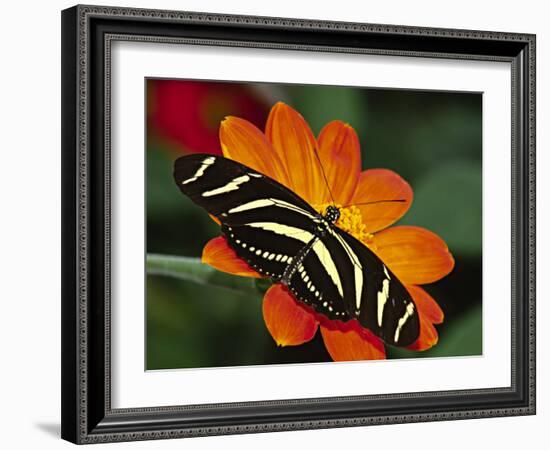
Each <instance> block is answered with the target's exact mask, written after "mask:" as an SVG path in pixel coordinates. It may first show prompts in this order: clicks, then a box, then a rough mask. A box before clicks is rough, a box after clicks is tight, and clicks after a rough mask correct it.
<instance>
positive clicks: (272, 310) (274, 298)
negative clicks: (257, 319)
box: [263, 284, 318, 347]
mask: <svg viewBox="0 0 550 450" xmlns="http://www.w3.org/2000/svg"><path fill="white" fill-rule="evenodd" d="M263 313H264V321H265V325H266V326H267V329H268V330H269V333H270V334H271V336H272V337H273V339H274V340H275V342H276V343H277V345H280V346H281V347H284V346H287V345H300V344H303V343H304V342H307V341H310V340H311V339H313V336H315V333H316V331H317V326H318V323H317V320H316V319H315V316H314V315H313V314H311V313H309V312H308V311H306V310H305V309H304V308H302V307H300V306H299V305H298V303H297V302H296V300H294V298H293V297H292V295H291V294H290V293H289V292H288V290H287V289H286V288H285V287H284V286H282V285H280V284H274V285H273V286H271V287H270V288H269V289H268V290H267V292H266V293H265V296H264V302H263Z"/></svg>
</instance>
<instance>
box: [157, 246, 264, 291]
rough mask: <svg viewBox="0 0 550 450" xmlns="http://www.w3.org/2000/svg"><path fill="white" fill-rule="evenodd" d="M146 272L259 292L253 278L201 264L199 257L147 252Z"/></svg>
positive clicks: (232, 288)
mask: <svg viewBox="0 0 550 450" xmlns="http://www.w3.org/2000/svg"><path fill="white" fill-rule="evenodd" d="M147 274H148V275H161V276H166V277H172V278H178V279H180V280H186V281H193V282H195V283H199V284H204V285H208V286H218V287H224V288H226V289H231V290H234V291H239V292H243V293H254V294H258V293H259V291H258V288H257V287H256V282H255V279H254V278H248V277H239V276H236V275H229V274H227V273H224V272H220V271H218V270H216V269H214V268H213V267H211V266H209V265H207V264H203V263H202V262H201V260H200V258H190V257H186V256H172V255H159V254H147Z"/></svg>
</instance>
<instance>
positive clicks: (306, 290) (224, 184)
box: [174, 154, 419, 346]
mask: <svg viewBox="0 0 550 450" xmlns="http://www.w3.org/2000/svg"><path fill="white" fill-rule="evenodd" d="M174 179H175V181H176V184H177V185H178V187H179V188H180V190H181V191H182V192H183V193H184V194H185V195H186V196H188V197H189V198H190V199H191V200H192V201H193V202H195V203H196V204H197V205H199V206H201V207H203V208H205V209H206V210H207V211H208V212H209V213H210V214H212V215H214V216H215V217H217V218H218V219H219V220H220V222H221V224H222V227H221V230H222V232H223V234H224V235H225V237H226V239H227V242H228V244H229V245H230V246H231V247H232V248H233V249H234V250H235V252H236V253H237V255H238V256H239V257H240V258H242V259H243V260H245V261H246V262H247V263H248V264H249V265H250V266H251V267H252V268H253V269H255V270H256V271H257V272H259V273H260V274H262V275H264V276H266V277H269V278H271V279H272V280H273V281H274V282H276V283H282V284H284V285H286V286H287V287H288V289H289V290H290V291H291V292H292V294H293V295H294V297H295V298H297V299H298V300H299V301H301V302H303V303H305V304H306V305H309V306H311V307H312V308H314V309H315V311H317V312H318V313H321V314H324V315H325V316H327V317H328V318H329V319H332V320H341V321H343V322H347V321H349V320H352V319H357V320H358V321H359V323H360V324H361V325H362V326H364V327H366V328H368V329H369V330H371V331H372V332H373V333H374V334H375V335H377V336H379V337H380V338H381V339H383V340H384V341H385V342H386V343H388V344H391V345H397V346H404V345H409V344H411V343H413V342H414V341H415V340H416V339H417V337H418V334H419V321H418V313H417V311H416V307H415V305H414V302H413V301H412V298H411V297H410V294H409V293H408V291H407V290H406V289H405V287H404V286H403V284H402V283H401V282H400V281H399V280H398V278H397V277H396V276H395V275H394V274H393V273H392V272H391V271H390V270H389V268H388V267H386V265H385V264H384V263H383V262H382V261H381V260H380V259H379V258H378V257H377V256H376V255H375V254H374V253H373V252H372V251H371V250H369V249H368V248H367V247H366V246H365V245H364V244H363V243H361V242H360V241H358V240H357V239H355V238H354V237H353V236H351V235H350V234H348V233H346V232H345V231H343V230H341V229H340V228H338V226H337V223H338V219H339V217H340V210H339V209H338V208H337V207H336V206H332V205H331V206H329V207H328V208H327V209H326V211H325V213H324V214H319V213H318V212H317V211H316V210H315V209H314V208H313V207H312V206H311V205H309V204H308V203H307V202H306V201H305V200H303V199H302V198H300V197H299V196H298V195H296V194H295V193H294V192H292V191H291V190H289V189H288V188H286V187H285V186H283V185H282V184H280V183H278V182H277V181H275V180H273V179H272V178H270V177H267V176H266V175H264V174H261V173H259V172H257V171H255V170H253V169H251V168H250V167H247V166H245V165H243V164H240V163H238V162H235V161H232V160H230V159H227V158H224V157H221V156H209V155H204V154H200V155H189V156H184V157H181V158H179V159H178V160H177V161H176V163H175V166H174Z"/></svg>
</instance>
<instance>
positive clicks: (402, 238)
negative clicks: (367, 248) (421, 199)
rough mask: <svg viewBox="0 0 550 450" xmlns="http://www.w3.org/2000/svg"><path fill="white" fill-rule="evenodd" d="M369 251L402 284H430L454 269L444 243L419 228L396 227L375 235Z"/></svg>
mask: <svg viewBox="0 0 550 450" xmlns="http://www.w3.org/2000/svg"><path fill="white" fill-rule="evenodd" d="M372 243H373V245H372V249H373V250H374V252H375V253H376V254H377V255H378V256H379V257H380V259H381V260H382V261H384V264H386V265H387V266H388V267H389V268H390V269H391V270H392V272H394V273H395V275H397V277H398V278H399V279H400V280H401V282H402V283H405V284H426V283H433V282H434V281H437V280H439V279H441V278H443V277H444V276H445V275H447V274H448V273H449V272H451V270H453V267H454V259H453V256H452V255H451V253H450V252H449V249H448V248H447V245H446V244H445V242H444V241H443V240H442V239H441V238H440V237H439V236H437V235H436V234H435V233H432V232H431V231H428V230H426V229H425V228H421V227H412V226H398V227H391V228H388V229H386V230H383V231H381V232H379V233H376V234H375V235H374V237H373V239H372Z"/></svg>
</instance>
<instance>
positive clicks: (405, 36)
mask: <svg viewBox="0 0 550 450" xmlns="http://www.w3.org/2000/svg"><path fill="white" fill-rule="evenodd" d="M114 40H142V41H146V42H153V41H154V42H182V41H186V42H193V43H197V44H203V45H214V44H216V45H227V46H244V47H256V48H258V47H259V48H265V49H269V48H278V49H291V50H292V49H294V50H296V49H298V50H303V51H308V50H315V51H330V52H346V53H367V54H382V55H399V56H410V57H418V58H425V57H431V58H450V59H458V60H461V59H462V60H464V59H475V60H486V61H506V62H509V63H511V67H512V92H511V96H512V97H511V98H512V117H511V127H512V143H511V144H512V173H511V178H512V192H511V193H510V195H511V196H512V211H511V220H512V236H511V239H512V261H511V267H512V269H511V270H512V315H511V317H512V340H511V352H512V355H511V356H512V358H511V360H512V373H511V380H512V383H511V386H510V387H506V388H496V387H495V388H490V389H476V390H457V391H445V392H442V391H435V392H422V393H419V394H414V395H411V394H406V393H405V394H391V395H390V394H388V395H365V396H356V397H329V398H316V399H289V400H283V401H280V400H279V401H273V402H271V401H264V402H251V403H236V404H215V405H208V406H205V405H186V406H173V407H150V408H137V409H113V408H112V407H111V397H110V396H111V391H110V389H111V385H110V370H111V359H110V358H111V355H110V332H111V323H110V306H111V305H110V291H109V289H110V266H109V264H110V259H109V258H110V229H109V226H110V222H109V217H110V198H109V186H110V181H111V180H110V176H111V173H110V167H109V162H110V153H109V152H110V146H109V136H110V135H109V132H110V128H109V99H110V83H109V82H110V78H109V77H110V45H111V43H112V42H113V41H114ZM534 413H535V36H534V35H531V34H515V33H502V32H486V31H469V30H451V29H434V28H420V27H405V26H394V25H376V24H362V23H361V24H360V23H341V22H328V21H313V20H311V21H310V20H298V19H278V18H269V17H250V16H233V15H216V14H203V13H191V12H177V11H158V10H145V9H127V8H119V7H99V6H81V5H79V6H75V7H72V8H70V9H67V10H64V11H63V12H62V437H63V438H64V439H67V440H69V441H71V442H74V443H78V444H83V443H96V442H108V441H130V440H141V439H162V438H175V437H191V436H205V435H217V434H233V433H252V432H267V431H282V430H299V429H313V428H328V427H342V426H360V425H371V424H389V423H402V422H419V421H438V420H451V419H468V418H482V417H496V416H510V415H527V414H534Z"/></svg>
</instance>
